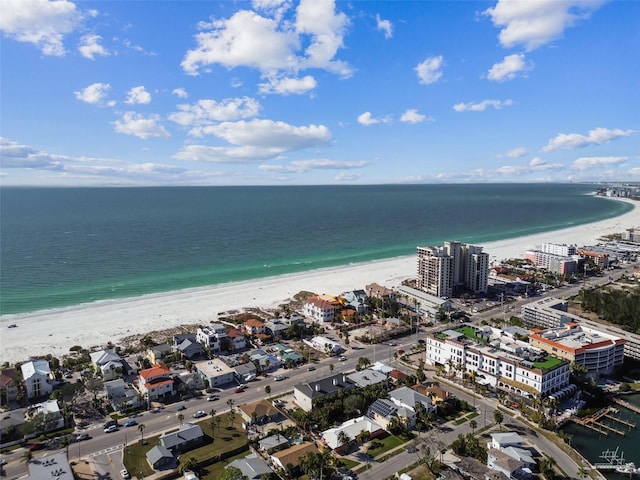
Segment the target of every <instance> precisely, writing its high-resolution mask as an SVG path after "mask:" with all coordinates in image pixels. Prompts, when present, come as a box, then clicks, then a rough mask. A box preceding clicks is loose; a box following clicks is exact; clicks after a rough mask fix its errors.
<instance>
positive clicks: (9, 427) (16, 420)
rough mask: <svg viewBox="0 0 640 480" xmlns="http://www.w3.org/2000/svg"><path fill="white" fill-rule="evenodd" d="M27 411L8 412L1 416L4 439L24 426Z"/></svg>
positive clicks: (0, 425) (0, 427)
mask: <svg viewBox="0 0 640 480" xmlns="http://www.w3.org/2000/svg"><path fill="white" fill-rule="evenodd" d="M25 410H26V409H24V408H19V409H16V410H7V411H6V412H3V413H2V415H0V436H2V437H4V436H5V435H8V434H9V432H11V431H14V432H15V431H16V429H18V428H19V427H20V426H21V425H24V423H25V422H24V412H25Z"/></svg>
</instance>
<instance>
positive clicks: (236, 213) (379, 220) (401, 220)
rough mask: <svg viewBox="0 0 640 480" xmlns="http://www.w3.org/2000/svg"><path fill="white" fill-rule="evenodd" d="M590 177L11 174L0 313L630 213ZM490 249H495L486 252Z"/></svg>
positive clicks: (0, 213)
mask: <svg viewBox="0 0 640 480" xmlns="http://www.w3.org/2000/svg"><path fill="white" fill-rule="evenodd" d="M594 189H595V187H594V186H589V185H573V184H571V185H557V184H535V185H531V184H516V185H513V184H511V185H505V184H497V185H382V186H314V187H189V188H179V187H162V188H49V189H47V188H2V189H0V208H1V210H0V225H1V229H0V242H1V243H0V263H1V267H2V268H1V269H0V313H1V314H11V313H22V312H30V311H35V310H40V309H47V308H54V307H62V306H68V305H75V304H80V303H86V302H91V301H95V300H102V299H109V298H121V297H131V296H138V295H143V294H147V293H155V292H163V291H170V290H178V289H183V288H190V287H197V286H204V285H211V284H217V283H224V282H230V281H239V280H247V279H254V278H262V277H266V276H271V275H280V274H284V273H292V272H300V271H307V270H313V269H317V268H322V267H329V266H336V265H347V264H351V263H358V262H366V261H370V260H377V259H384V258H393V257H398V256H405V255H413V254H414V253H415V249H416V246H418V245H428V244H435V243H440V242H442V241H445V240H458V241H463V242H470V243H477V244H482V243H483V242H488V241H493V240H500V239H504V238H512V237H518V236H522V235H528V234H532V233H538V232H544V231H551V230H556V229H558V228H563V227H568V226H571V225H576V224H584V223H588V222H592V221H596V220H601V219H604V218H609V217H613V216H617V215H621V214H623V213H625V212H626V211H628V210H630V209H631V208H632V207H631V206H630V205H628V204H626V203H623V202H614V201H609V200H606V199H602V198H596V197H592V196H588V195H587V194H588V193H589V192H591V191H592V190H594ZM489 253H491V252H489Z"/></svg>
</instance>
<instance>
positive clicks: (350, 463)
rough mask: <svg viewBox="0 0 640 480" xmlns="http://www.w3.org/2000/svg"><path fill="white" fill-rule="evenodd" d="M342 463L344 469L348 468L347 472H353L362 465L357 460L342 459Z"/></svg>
mask: <svg viewBox="0 0 640 480" xmlns="http://www.w3.org/2000/svg"><path fill="white" fill-rule="evenodd" d="M340 461H341V462H342V463H343V464H344V468H346V469H347V470H352V469H353V468H354V467H357V466H358V465H360V464H359V463H358V462H356V461H355V460H351V459H350V458H346V457H340Z"/></svg>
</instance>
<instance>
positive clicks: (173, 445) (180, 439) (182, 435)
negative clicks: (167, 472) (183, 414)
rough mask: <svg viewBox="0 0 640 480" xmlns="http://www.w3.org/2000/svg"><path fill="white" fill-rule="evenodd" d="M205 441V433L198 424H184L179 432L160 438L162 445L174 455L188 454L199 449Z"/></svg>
mask: <svg viewBox="0 0 640 480" xmlns="http://www.w3.org/2000/svg"><path fill="white" fill-rule="evenodd" d="M203 441H204V433H202V428H200V425H198V424H197V423H184V424H182V425H181V426H180V429H179V430H178V431H177V432H170V433H165V434H163V435H161V436H160V443H161V444H162V446H164V447H165V448H167V449H169V450H171V451H172V452H173V453H174V454H175V453H177V452H186V451H188V450H191V449H192V448H195V447H197V446H198V445H200V444H201V443H202V442H203Z"/></svg>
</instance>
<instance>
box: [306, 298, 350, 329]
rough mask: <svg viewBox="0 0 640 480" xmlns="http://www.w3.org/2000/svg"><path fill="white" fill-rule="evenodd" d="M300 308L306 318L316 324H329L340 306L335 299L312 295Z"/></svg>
mask: <svg viewBox="0 0 640 480" xmlns="http://www.w3.org/2000/svg"><path fill="white" fill-rule="evenodd" d="M302 308H303V311H304V314H305V315H306V316H307V317H311V318H313V319H314V320H316V321H318V322H330V321H332V320H333V319H334V318H335V316H336V314H337V313H338V312H339V311H340V308H341V305H340V302H339V301H338V300H337V299H335V298H329V297H319V296H317V295H314V296H312V297H309V298H308V299H307V301H306V302H304V305H303V306H302Z"/></svg>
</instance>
